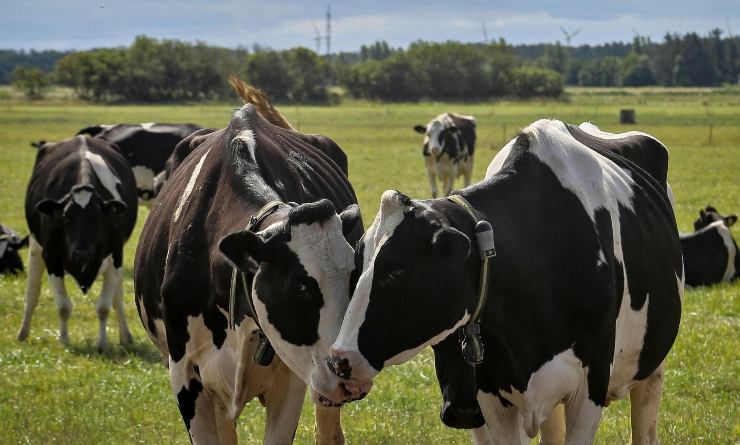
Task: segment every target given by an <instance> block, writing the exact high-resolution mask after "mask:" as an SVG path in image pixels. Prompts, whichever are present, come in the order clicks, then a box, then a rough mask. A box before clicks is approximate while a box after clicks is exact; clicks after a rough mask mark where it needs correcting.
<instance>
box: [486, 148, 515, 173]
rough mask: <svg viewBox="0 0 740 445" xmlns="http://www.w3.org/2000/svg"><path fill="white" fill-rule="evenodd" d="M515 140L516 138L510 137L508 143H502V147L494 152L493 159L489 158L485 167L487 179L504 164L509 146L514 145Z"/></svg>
mask: <svg viewBox="0 0 740 445" xmlns="http://www.w3.org/2000/svg"><path fill="white" fill-rule="evenodd" d="M515 142H516V138H514V139H512V140H511V141H510V142H509V143H508V144H506V145H504V148H502V149H501V150H499V152H498V153H496V156H494V157H493V160H491V163H490V164H488V168H487V169H486V177H485V178H486V179H489V178H490V177H491V176H493V175H495V174H496V173H498V172H499V171H501V168H502V167H503V166H504V162H506V159H507V158H508V157H509V155H510V154H511V148H512V147H513V146H514V143H515Z"/></svg>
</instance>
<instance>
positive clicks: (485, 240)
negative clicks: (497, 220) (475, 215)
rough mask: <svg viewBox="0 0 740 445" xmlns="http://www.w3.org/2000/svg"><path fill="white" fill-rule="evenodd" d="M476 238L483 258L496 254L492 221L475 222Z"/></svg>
mask: <svg viewBox="0 0 740 445" xmlns="http://www.w3.org/2000/svg"><path fill="white" fill-rule="evenodd" d="M475 240H476V241H477V242H478V250H480V257H481V259H485V258H493V257H495V256H496V246H495V245H494V243H493V227H491V223H489V222H488V221H485V220H481V221H478V222H477V223H476V224H475Z"/></svg>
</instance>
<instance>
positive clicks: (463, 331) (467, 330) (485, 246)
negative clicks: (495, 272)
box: [447, 195, 496, 366]
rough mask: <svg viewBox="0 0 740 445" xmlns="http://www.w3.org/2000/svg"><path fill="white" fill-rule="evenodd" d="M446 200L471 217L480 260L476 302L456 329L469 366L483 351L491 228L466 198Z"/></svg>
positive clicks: (492, 253)
mask: <svg viewBox="0 0 740 445" xmlns="http://www.w3.org/2000/svg"><path fill="white" fill-rule="evenodd" d="M447 200H449V201H450V202H452V203H454V204H457V205H458V206H460V207H461V208H462V209H463V210H465V212H466V213H467V214H468V215H470V217H471V218H472V219H473V225H474V226H475V240H476V244H477V246H478V253H479V256H480V260H481V266H480V278H479V282H478V299H477V303H476V305H475V309H474V310H473V314H472V316H471V317H470V319H469V320H468V322H467V323H466V324H465V325H463V326H461V327H460V328H459V329H458V338H459V341H460V344H461V349H462V354H463V358H465V361H466V362H468V364H470V365H471V366H476V365H479V364H480V363H481V362H482V361H483V353H484V347H483V341H482V340H481V337H480V332H481V331H480V319H481V314H482V313H483V307H484V306H485V304H486V297H487V295H488V263H489V260H490V259H491V258H493V257H494V256H496V248H495V245H494V242H493V228H492V227H491V224H490V223H489V222H488V221H486V220H483V219H481V218H480V216H479V215H478V212H477V211H476V210H475V208H474V207H473V206H472V205H471V204H470V203H469V202H468V200H467V199H465V198H463V197H462V196H460V195H450V196H448V197H447Z"/></svg>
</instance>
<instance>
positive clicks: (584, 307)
mask: <svg viewBox="0 0 740 445" xmlns="http://www.w3.org/2000/svg"><path fill="white" fill-rule="evenodd" d="M594 138H595V136H594V135H593V134H592V132H589V131H588V130H586V129H582V128H579V127H575V126H571V125H566V124H564V123H562V122H559V121H549V120H541V121H537V122H535V123H533V124H532V125H530V126H529V127H527V128H525V129H524V130H523V131H522V133H521V134H520V135H519V136H518V137H517V138H515V139H514V140H512V141H511V142H510V143H509V144H508V145H507V146H506V147H504V148H503V149H502V150H501V152H499V154H498V155H497V156H496V157H495V158H494V159H493V161H492V163H491V165H490V166H489V168H488V172H487V174H486V179H485V180H484V181H482V182H480V183H477V184H475V185H473V186H471V187H469V188H466V189H464V190H462V191H460V192H459V196H461V197H462V198H463V199H464V200H466V202H467V203H468V205H469V206H470V207H471V208H472V209H474V210H473V212H475V213H476V215H477V217H476V219H477V218H480V219H482V220H486V221H488V222H490V224H491V225H492V226H493V234H494V239H495V251H496V255H495V256H494V257H493V258H491V259H490V260H489V263H488V266H489V267H488V273H487V274H486V278H487V281H488V285H487V286H486V287H485V288H484V289H485V290H484V291H483V295H485V300H483V301H485V305H484V306H483V309H482V315H481V317H480V319H479V322H480V324H479V326H480V337H481V339H482V342H483V344H484V345H485V356H484V357H485V358H484V360H483V361H482V363H481V364H479V365H478V366H477V367H476V383H477V388H478V402H479V404H480V406H481V409H482V411H483V415H484V417H485V419H486V423H487V425H488V427H489V429H490V431H491V433H492V435H493V436H494V437H493V440H494V442H495V443H507V444H509V443H528V442H529V438H528V437H534V436H535V435H536V434H537V432H538V431H539V430H540V428H541V426H542V424H543V422H544V421H545V419H546V417H547V416H548V415H549V414H550V413H551V412H552V411H553V408H555V407H556V406H557V405H558V404H560V403H561V402H563V403H564V404H565V413H566V419H567V422H566V431H565V434H566V442H567V443H592V442H593V440H594V434H595V432H596V429H597V427H598V423H599V420H600V418H601V413H602V409H603V407H604V406H606V405H608V404H609V402H610V401H612V400H617V399H622V398H624V397H625V396H626V395H627V393H628V392H629V393H630V399H631V404H632V419H633V425H632V428H633V434H632V437H633V442H634V443H650V444H653V443H657V434H656V433H657V427H656V424H657V411H658V406H659V403H660V396H661V392H662V386H663V362H664V360H665V357H666V355H667V353H668V351H669V350H670V348H671V346H672V344H673V342H674V340H675V338H676V335H677V333H678V326H679V321H680V315H681V297H682V294H683V265H682V260H681V250H680V244H679V240H678V232H677V229H676V222H675V218H674V214H673V209H672V205H671V201H670V198H669V192H668V189H667V184H666V178H665V176H663V177H657V176H653V174H651V173H648V172H646V171H645V170H644V169H642V168H641V167H640V166H639V165H638V164H637V163H634V162H632V161H630V160H628V159H627V158H625V157H623V156H621V155H619V154H618V152H619V149H618V148H619V146H621V145H623V144H627V145H634V146H635V147H636V146H637V145H639V144H634V142H635V139H636V138H637V139H641V140H646V139H645V138H646V135H644V134H639V135H631V134H626V135H611V136H610V137H609V138H598V143H589V144H585V145H584V143H583V142H581V141H585V142H589V141H593V140H594ZM653 141H654V140H652V139H651V141H649V143H645V144H643V150H647V151H649V152H653V153H652V154H650V153H647V154H646V156H647V158H650V159H661V158H662V159H664V162H665V168H660V169H657V168H656V169H654V171H667V161H668V157H667V151H666V149H665V147H663V146H662V144H659V143H657V144H656V143H654V142H653ZM475 225H476V222H475V219H474V217H473V216H471V214H470V212H469V211H467V210H466V209H465V208H463V207H462V206H461V205H459V204H458V203H456V202H453V201H452V200H449V199H435V200H429V201H412V200H411V199H409V198H408V197H406V196H404V195H402V194H400V193H399V192H396V191H387V192H385V193H384V194H383V197H382V199H381V205H380V212H379V214H378V216H377V217H376V219H375V221H374V223H373V225H372V226H371V227H370V228H369V229H368V232H367V233H366V234H365V237H364V242H363V243H364V246H363V248H362V251H363V256H364V258H365V260H364V263H366V264H367V267H366V268H365V270H364V271H363V272H362V274H361V276H360V278H359V280H358V282H357V286H356V288H355V291H354V293H353V297H352V300H351V302H350V305H349V307H348V310H347V312H346V314H345V317H344V320H343V323H342V326H341V330H340V333H339V336H338V338H337V340H336V341H335V342H334V344H333V345H332V349H331V355H332V357H331V359H330V360H329V361H328V365H329V367H331V368H332V369H333V370H334V371H335V373H336V374H337V376H341V377H335V378H336V379H337V380H338V381H341V382H344V383H345V386H346V388H347V391H348V393H353V392H356V391H357V389H356V388H358V387H367V386H368V385H369V384H370V383H371V382H372V379H373V378H374V377H375V376H376V375H377V374H378V373H379V372H380V371H381V370H382V369H383V368H384V367H387V366H391V365H396V364H400V363H403V362H405V361H407V360H409V359H410V358H412V357H413V356H415V355H416V354H417V353H418V352H419V351H421V350H422V349H423V348H424V347H426V346H428V345H433V344H436V343H439V342H440V341H442V340H444V339H445V338H447V337H448V336H450V335H457V332H458V329H459V328H461V327H463V326H467V325H468V323H470V322H471V315H472V314H473V312H474V308H475V307H476V306H477V305H478V304H479V301H481V300H479V289H478V287H479V280H481V276H480V274H481V265H482V259H481V256H479V255H478V253H477V251H478V245H477V241H476V237H475V234H474V231H475ZM471 338H472V337H471ZM322 386H323V387H330V386H331V384H330V382H322ZM327 397H330V398H331V396H329V395H327ZM334 397H336V395H334ZM333 400H335V401H339V399H338V398H334V399H333ZM345 400H346V399H345Z"/></svg>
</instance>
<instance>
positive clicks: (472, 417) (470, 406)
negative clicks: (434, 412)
mask: <svg viewBox="0 0 740 445" xmlns="http://www.w3.org/2000/svg"><path fill="white" fill-rule="evenodd" d="M439 417H440V419H441V420H442V423H444V424H445V425H446V426H448V427H450V428H458V429H466V430H467V429H473V428H478V427H481V426H483V425H485V423H486V420H485V419H484V418H483V413H482V412H481V410H480V406H479V405H478V402H477V401H470V402H467V403H455V402H450V401H447V400H445V402H444V403H443V404H442V409H441V410H440V412H439Z"/></svg>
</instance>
